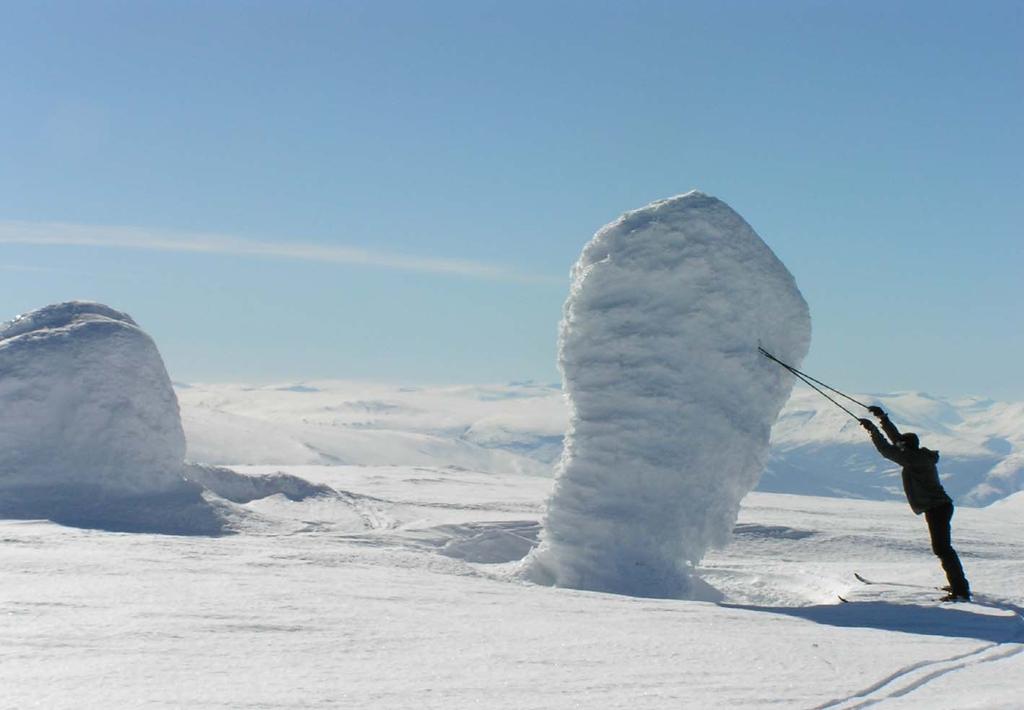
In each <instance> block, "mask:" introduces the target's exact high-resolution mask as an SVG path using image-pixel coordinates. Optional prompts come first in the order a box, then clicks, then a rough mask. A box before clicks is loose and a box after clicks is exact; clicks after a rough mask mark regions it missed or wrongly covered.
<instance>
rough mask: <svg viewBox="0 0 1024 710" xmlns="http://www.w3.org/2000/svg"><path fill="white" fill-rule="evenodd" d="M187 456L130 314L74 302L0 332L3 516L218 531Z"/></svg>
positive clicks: (163, 383) (160, 375) (161, 373)
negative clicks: (189, 476) (190, 477)
mask: <svg viewBox="0 0 1024 710" xmlns="http://www.w3.org/2000/svg"><path fill="white" fill-rule="evenodd" d="M184 457H185V436H184V433H183V431H182V427H181V419H180V416H179V414H178V401H177V398H176V397H175V394H174V390H173V389H172V388H171V382H170V379H169V378H168V376H167V371H166V369H165V368H164V364H163V361H162V360H161V358H160V354H159V352H157V348H156V345H155V344H154V343H153V341H152V340H151V339H150V337H149V336H148V335H147V334H146V333H145V332H143V331H142V329H140V328H139V326H138V325H137V324H136V323H135V321H133V320H132V319H131V318H130V317H129V316H128V315H126V314H124V313H121V312H119V311H116V310H114V309H112V308H109V307H108V306H104V305H101V304H97V303H84V302H70V303H61V304H57V305H53V306H47V307H45V308H42V309H40V310H37V311H34V312H32V313H29V314H26V315H23V316H20V317H18V318H16V319H15V320H13V321H12V322H10V323H8V324H6V325H4V326H0V515H4V516H7V517H23V518H24V517H46V518H50V519H53V520H57V521H61V522H68V523H71V524H81V525H87V526H93V527H107V528H111V529H139V530H161V531H169V532H209V531H213V530H214V529H215V528H216V527H217V523H216V521H215V520H214V517H215V516H214V515H213V513H212V512H211V511H210V510H209V509H208V507H207V506H205V504H204V502H203V500H202V498H201V496H200V493H201V489H200V487H199V486H198V485H195V484H190V483H187V482H186V481H185V477H184V472H185V465H184Z"/></svg>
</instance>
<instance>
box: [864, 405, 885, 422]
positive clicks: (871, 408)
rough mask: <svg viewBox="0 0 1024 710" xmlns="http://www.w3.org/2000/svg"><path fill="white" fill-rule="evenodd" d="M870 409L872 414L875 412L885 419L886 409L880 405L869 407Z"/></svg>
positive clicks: (877, 415)
mask: <svg viewBox="0 0 1024 710" xmlns="http://www.w3.org/2000/svg"><path fill="white" fill-rule="evenodd" d="M868 411H869V412H871V413H872V414H874V415H875V416H876V417H878V418H879V419H884V418H885V417H886V413H885V410H884V409H882V408H881V407H878V406H875V407H868Z"/></svg>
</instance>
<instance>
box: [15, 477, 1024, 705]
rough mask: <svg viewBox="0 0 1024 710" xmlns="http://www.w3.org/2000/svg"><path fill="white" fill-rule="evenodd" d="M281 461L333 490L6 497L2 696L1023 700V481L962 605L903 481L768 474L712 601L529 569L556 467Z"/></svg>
mask: <svg viewBox="0 0 1024 710" xmlns="http://www.w3.org/2000/svg"><path fill="white" fill-rule="evenodd" d="M282 469H284V470H285V471H286V472H287V473H289V474H292V475H294V476H298V477H301V478H303V479H306V480H308V481H310V482H311V483H319V484H326V485H327V486H330V487H331V488H333V489H334V492H331V491H326V490H324V489H320V491H321V494H320V495H317V496H313V497H308V498H305V499H304V500H299V501H291V500H289V499H287V498H285V497H284V496H282V495H275V496H270V497H267V498H263V499H257V500H253V501H252V502H250V503H247V504H243V505H237V506H236V507H235V508H234V510H235V512H236V514H237V517H236V519H235V527H236V530H237V531H238V534H236V535H232V536H226V537H181V536H162V535H150V534H125V533H112V532H104V531H96V530H83V529H76V528H70V527H62V526H59V525H56V524H53V523H49V522H38V521H10V520H5V521H0V569H3V577H2V581H0V637H2V638H3V644H2V645H0V707H2V708H47V709H50V708H53V709H57V708H181V707H189V708H253V707H263V708H300V707H302V708H389V709H390V708H467V707H486V708H630V709H632V708H680V707H694V708H697V707H701V708H705V707H707V708H711V707H715V708H718V707H767V706H775V707H780V706H781V707H801V708H815V707H830V708H832V707H835V708H853V707H863V706H866V705H869V704H872V703H874V702H875V701H879V700H881V701H884V702H883V704H882V707H893V708H898V707H945V708H954V707H955V708H1019V707H1020V687H1021V678H1024V653H1022V650H1024V619H1022V618H1021V616H1020V614H1021V609H1020V607H1021V606H1022V605H1024V592H1022V588H1021V582H1022V580H1024V528H1021V526H1020V524H1019V521H1020V519H1021V515H1022V514H1024V494H1017V495H1015V496H1013V497H1011V498H1009V499H1007V500H1004V501H1001V502H999V503H997V504H995V505H993V506H991V507H989V508H984V509H970V508H959V509H958V510H957V514H956V517H955V518H954V542H955V543H956V544H957V546H958V547H959V549H960V552H961V553H962V556H963V558H964V564H965V567H966V570H967V572H968V575H969V576H970V578H971V582H972V586H973V587H974V589H975V590H976V592H977V593H978V597H977V603H972V604H958V605H949V604H945V605H943V604H938V603H936V602H934V601H933V599H934V598H935V597H936V596H937V595H938V592H936V591H935V590H934V589H933V587H934V586H935V585H937V584H939V583H940V582H941V581H942V576H941V571H940V569H939V566H938V563H937V561H936V560H935V559H934V558H933V557H932V555H931V553H930V551H929V549H928V541H927V535H926V532H925V528H924V523H923V521H922V520H921V519H920V518H917V517H915V516H914V515H913V514H911V512H910V510H909V509H908V508H907V506H906V505H905V504H901V503H893V502H872V501H857V500H842V499H836V498H816V497H809V496H794V495H780V494H767V493H753V494H751V495H749V496H748V497H747V498H746V499H745V501H744V503H743V507H742V510H741V514H740V518H739V521H738V524H737V526H736V534H735V538H734V541H733V543H732V544H731V545H730V546H729V547H727V548H726V549H724V550H721V551H719V552H716V553H713V554H712V555H711V556H709V557H708V558H706V559H705V561H704V563H703V564H702V566H701V570H700V573H701V576H702V577H703V578H704V579H705V580H707V581H708V582H710V583H711V584H713V585H714V586H716V587H717V588H718V589H719V590H721V591H722V592H723V593H724V595H725V599H724V601H722V602H721V603H709V602H692V601H676V600H657V599H640V598H632V597H626V596H616V595H610V594H603V593H596V592H583V591H575V590H566V589H557V588H550V587H543V586H533V585H529V584H526V583H524V582H522V581H520V580H519V579H518V578H517V577H516V576H515V574H514V572H515V565H516V561H517V560H519V559H521V558H522V557H523V556H524V555H525V554H526V552H527V551H528V550H529V549H530V548H531V546H532V545H533V544H534V542H535V540H536V536H537V533H538V528H539V520H540V517H541V514H542V508H543V505H544V501H545V499H546V497H547V495H548V494H549V492H550V486H551V483H552V481H551V479H549V478H544V477H538V476H532V475H524V474H517V473H504V474H503V473H495V472H476V471H470V470H464V469H461V468H458V467H436V466H286V467H280V466H263V467H247V468H241V469H240V470H242V471H243V472H245V473H248V474H268V473H273V472H276V471H279V470H282ZM854 571H859V572H860V573H862V574H863V575H864V576H866V577H868V578H870V579H878V580H884V581H898V582H900V583H903V584H906V585H919V586H889V585H873V586H865V585H863V584H861V583H860V582H858V581H856V580H855V579H854V577H853V572H854ZM837 594H842V595H844V596H846V597H848V598H850V599H851V600H853V603H850V604H843V603H841V602H839V600H838V598H837V596H836V595H837Z"/></svg>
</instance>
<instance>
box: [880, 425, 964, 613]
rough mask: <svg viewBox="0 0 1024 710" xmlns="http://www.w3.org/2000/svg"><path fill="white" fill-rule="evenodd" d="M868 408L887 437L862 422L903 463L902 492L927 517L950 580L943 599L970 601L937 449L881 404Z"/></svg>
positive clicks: (934, 549)
mask: <svg viewBox="0 0 1024 710" xmlns="http://www.w3.org/2000/svg"><path fill="white" fill-rule="evenodd" d="M868 411H870V412H871V413H872V414H874V415H875V416H876V417H878V419H879V420H880V421H881V423H882V429H884V430H885V434H886V436H888V437H889V441H886V439H885V437H883V436H882V434H881V432H879V431H878V427H876V426H875V424H874V422H872V421H871V420H870V419H861V420H860V423H861V426H863V427H864V428H865V429H867V430H868V433H870V434H871V441H872V442H873V443H874V444H875V448H876V449H878V453H880V454H881V455H882V456H884V457H885V458H887V459H889V460H890V461H894V462H896V463H898V464H899V465H900V466H902V467H903V492H904V493H906V495H907V502H908V503H910V508H911V509H912V510H913V511H914V513H915V514H916V515H920V514H921V513H924V517H925V520H926V521H928V532H929V534H930V535H931V539H932V552H934V553H935V554H936V556H938V558H939V560H941V561H942V569H944V570H945V572H946V579H947V580H949V594H948V595H947V596H946V597H944V599H943V600H944V601H970V598H971V588H970V585H969V584H968V582H967V578H966V577H965V576H964V569H963V566H962V565H961V564H960V557H959V556H958V555H957V554H956V550H954V549H953V544H952V542H951V539H950V537H951V535H950V521H951V520H952V519H953V500H952V499H951V498H950V497H949V495H948V494H947V493H946V490H945V489H944V488H943V487H942V483H941V482H940V481H939V471H938V469H937V468H936V466H935V465H936V464H937V463H938V461H939V452H938V451H932V450H931V449H926V448H923V447H922V446H921V445H920V442H919V440H918V438H917V434H913V433H910V432H907V433H906V434H901V433H900V431H899V429H897V428H896V426H895V425H894V424H893V423H892V420H890V419H889V415H888V414H886V413H885V411H884V410H883V409H882V408H881V407H868ZM890 442H891V443H890Z"/></svg>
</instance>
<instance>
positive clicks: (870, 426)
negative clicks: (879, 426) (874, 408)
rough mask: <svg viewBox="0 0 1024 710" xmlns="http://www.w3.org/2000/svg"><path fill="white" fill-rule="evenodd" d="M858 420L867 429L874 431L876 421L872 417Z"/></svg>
mask: <svg viewBox="0 0 1024 710" xmlns="http://www.w3.org/2000/svg"><path fill="white" fill-rule="evenodd" d="M857 421H859V422H860V425H861V426H862V427H864V428H865V429H867V430H868V431H874V429H875V423H874V422H873V421H871V420H870V419H858V420H857Z"/></svg>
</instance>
